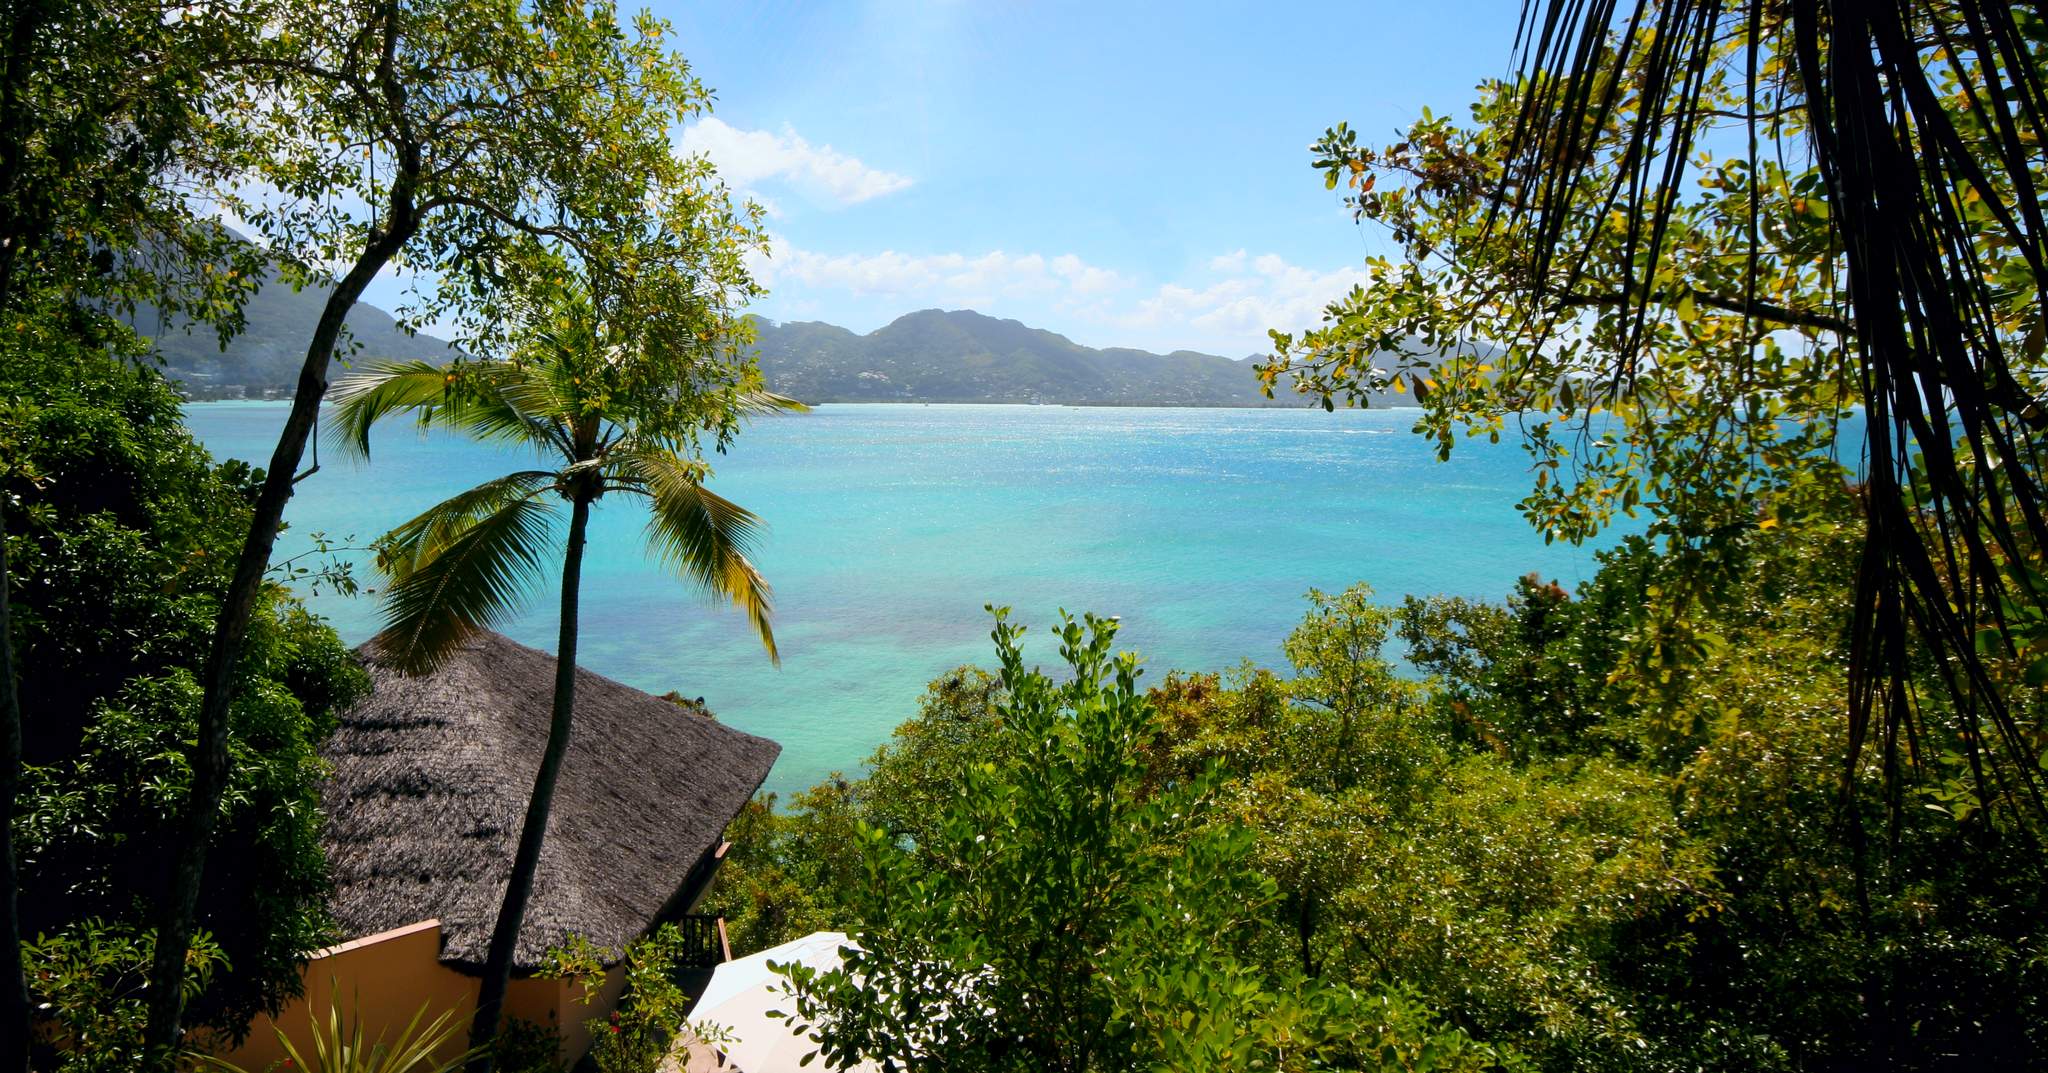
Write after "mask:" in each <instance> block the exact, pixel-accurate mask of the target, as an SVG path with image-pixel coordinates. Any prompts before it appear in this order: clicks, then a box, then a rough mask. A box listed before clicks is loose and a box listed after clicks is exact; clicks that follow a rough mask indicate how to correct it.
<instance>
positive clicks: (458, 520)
mask: <svg viewBox="0 0 2048 1073" xmlns="http://www.w3.org/2000/svg"><path fill="white" fill-rule="evenodd" d="M556 479H557V478H556V475H555V474H553V473H548V472H545V471H543V470H536V469H529V470H520V471H518V472H516V473H508V474H506V475H505V476H503V477H496V478H493V479H491V480H488V481H485V482H484V483H482V484H479V485H477V486H476V487H475V488H471V489H469V490H468V491H466V492H458V493H456V494H455V495H452V496H449V497H448V498H447V499H444V500H442V501H441V502H439V503H436V504H434V505H433V506H431V507H428V508H427V509H426V510H424V511H422V512H420V514H419V515H418V516H416V517H414V518H412V519H410V520H409V521H406V522H404V523H402V524H400V525H399V526H397V527H396V528H394V529H392V530H391V531H390V532H388V533H386V534H384V535H383V536H382V537H380V538H378V540H377V570H378V572H379V573H382V574H383V575H384V576H385V577H387V578H389V579H391V580H393V581H403V580H404V579H405V577H406V575H408V574H411V573H412V572H413V571H414V570H415V569H417V568H418V567H419V565H420V564H421V563H422V562H425V561H430V560H432V559H433V558H434V557H435V556H437V555H439V554H440V553H441V552H442V551H443V550H444V549H446V548H447V546H448V545H449V544H450V543H452V542H453V541H454V540H455V538H457V537H459V536H461V535H462V534H463V533H464V532H465V531H467V530H468V529H469V528H470V527H471V526H473V525H475V524H476V523H477V522H478V521H479V520H480V519H482V518H484V517H487V516H489V515H491V514H495V513H497V512H498V511H500V510H502V509H504V508H505V506H506V505H507V504H509V503H511V502H513V501H515V500H519V499H526V498H530V497H532V496H533V495H534V494H536V493H537V492H539V491H541V490H543V489H546V488H549V487H551V486H553V485H554V483H555V482H556Z"/></svg>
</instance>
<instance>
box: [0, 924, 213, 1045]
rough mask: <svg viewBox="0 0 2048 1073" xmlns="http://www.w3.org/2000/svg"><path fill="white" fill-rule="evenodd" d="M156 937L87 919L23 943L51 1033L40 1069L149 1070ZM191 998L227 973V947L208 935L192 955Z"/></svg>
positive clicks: (33, 997) (33, 992)
mask: <svg viewBox="0 0 2048 1073" xmlns="http://www.w3.org/2000/svg"><path fill="white" fill-rule="evenodd" d="M154 947H155V939H154V937H153V936H152V935H151V934H150V933H149V932H147V931H143V930H139V929H137V928H134V927H132V926H129V925H124V924H106V923H103V922H101V921H98V920H92V919H86V920H80V921H78V922H76V923H74V924H71V925H69V926H67V927H66V928H65V929H64V930H63V931H60V932H57V933H56V934H51V935H40V936H37V937H36V938H35V939H34V940H33V941H28V942H24V943H23V944H22V966H23V970H24V971H25V972H26V974H27V976H28V985H29V999H30V1001H31V1002H32V1003H34V1006H35V1012H36V1017H37V1019H38V1020H39V1021H41V1022H42V1025H43V1028H44V1034H43V1035H42V1036H41V1037H40V1038H39V1039H38V1040H37V1042H36V1053H35V1054H34V1056H33V1058H32V1061H33V1062H34V1068H36V1069H40V1070H46V1071H48V1073H128V1071H130V1070H134V1069H139V1068H141V1067H142V1064H143V1055H144V1053H145V1052H144V1050H143V1045H142V1028H143V1024H144V1022H145V1020H146V1013H145V1010H144V1008H143V1004H142V998H141V994H142V989H143V987H144V986H145V984H146V983H147V977H148V973H149V958H150V953H151V951H152V950H153V948H154ZM185 965H186V975H185V991H186V994H187V996H188V998H197V997H198V996H199V995H200V994H202V993H204V992H205V990H206V988H207V985H208V984H209V983H210V982H211V981H212V979H213V975H214V973H215V972H216V971H218V970H220V969H222V968H225V967H226V961H225V959H224V958H223V956H222V955H221V951H220V947H218V946H216V945H215V944H214V943H213V941H212V938H211V937H210V936H208V935H206V934H205V933H203V932H202V933H200V934H198V935H197V936H195V937H194V938H193V941H192V947H191V949H190V950H189V951H188V952H187V953H186V956H185Z"/></svg>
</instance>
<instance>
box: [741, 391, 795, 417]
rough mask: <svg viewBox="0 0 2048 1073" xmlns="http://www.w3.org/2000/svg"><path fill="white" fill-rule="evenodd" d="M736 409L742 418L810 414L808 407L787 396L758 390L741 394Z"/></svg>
mask: <svg viewBox="0 0 2048 1073" xmlns="http://www.w3.org/2000/svg"><path fill="white" fill-rule="evenodd" d="M736 409H737V411H738V412H739V414H740V416H742V417H760V416H764V415H768V414H807V413H810V412H811V408H810V406H808V405H807V404H805V403H802V402H798V401H797V400H795V399H792V398H790V397H789V396H787V395H777V394H776V393H774V392H773V391H767V390H764V389H759V388H756V389H752V390H748V391H743V392H741V393H740V397H739V405H738V406H737V407H736Z"/></svg>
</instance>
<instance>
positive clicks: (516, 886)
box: [469, 491, 590, 1073]
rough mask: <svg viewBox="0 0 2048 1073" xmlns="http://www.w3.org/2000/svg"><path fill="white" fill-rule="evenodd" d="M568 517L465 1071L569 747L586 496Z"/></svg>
mask: <svg viewBox="0 0 2048 1073" xmlns="http://www.w3.org/2000/svg"><path fill="white" fill-rule="evenodd" d="M575 504H576V505H575V510H574V513H573V514H572V515H571V516H570V519H569V548H568V552H567V553H566V554H565V555H564V556H563V557H562V629H561V635H560V638H559V639H558V640H557V641H556V649H555V711H554V718H553V720H552V721H551V722H550V723H549V724H548V747H547V751H546V752H545V753H543V754H541V758H540V771H539V772H538V773H536V774H535V775H534V777H533V796H532V797H530V798H528V799H527V801H526V822H525V823H524V824H523V825H522V826H521V827H520V828H519V850H518V852H517V853H516V854H515V855H514V856H513V858H512V876H511V879H510V880H509V881H508V882H507V883H506V884H505V904H504V905H503V906H502V907H501V908H500V909H499V910H498V924H497V927H496V928H495V929H494V930H493V931H492V932H491V950H490V954H489V955H488V957H487V958H486V959H485V961H484V978H483V984H482V986H481V988H480V989H479V992H478V995H477V1003H476V1019H475V1020H474V1021H471V1022H470V1026H469V1045H470V1046H472V1047H476V1048H479V1050H478V1053H477V1056H476V1057H475V1058H472V1059H470V1063H469V1073H490V1069H491V1061H492V1056H491V1053H490V1051H489V1049H488V1048H489V1047H490V1044H491V1042H492V1040H494V1039H496V1038H497V1035H498V1013H499V1011H500V1010H501V1009H502V1008H503V1007H504V1005H505V989H506V987H507V986H509V985H510V983H511V980H512V954H513V951H514V949H515V948H516V947H517V946H518V945H519V929H520V927H521V926H522V925H523V924H524V923H525V922H526V903H527V900H528V898H529V897H530V896H531V895H532V893H533V873H534V871H535V870H536V869H537V868H538V867H539V866H540V847H541V839H542V838H543V837H545V836H546V834H547V827H548V812H549V810H550V809H551V808H552V807H553V805H554V798H555V778H556V776H558V775H560V774H561V773H562V757H563V755H564V754H565V753H567V752H568V750H569V730H570V723H571V721H572V719H573V718H574V715H575V707H576V601H577V590H578V588H579V587H580V586H581V584H582V578H583V534H584V530H585V529H586V528H588V526H589V523H590V500H589V498H588V496H587V493H584V492H580V491H579V492H577V493H576V498H575Z"/></svg>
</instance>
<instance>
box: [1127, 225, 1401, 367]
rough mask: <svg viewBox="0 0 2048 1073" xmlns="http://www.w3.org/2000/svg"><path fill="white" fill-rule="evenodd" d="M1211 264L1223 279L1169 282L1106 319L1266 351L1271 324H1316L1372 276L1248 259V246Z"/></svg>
mask: <svg viewBox="0 0 2048 1073" xmlns="http://www.w3.org/2000/svg"><path fill="white" fill-rule="evenodd" d="M1247 262H1249V268H1250V271H1246V270H1245V269H1246V267H1247ZM1209 268H1210V271H1211V272H1212V273H1215V274H1218V275H1220V276H1221V277H1222V278H1220V279H1213V280H1211V281H1208V282H1205V283H1196V284H1189V283H1180V282H1175V283H1165V284H1161V285H1160V286H1159V287H1158V288H1157V289H1156V290H1154V291H1153V293H1151V294H1150V295H1147V296H1146V297H1144V298H1142V299H1139V300H1138V301H1137V302H1136V303H1135V304H1133V305H1131V306H1129V307H1127V308H1125V309H1121V310H1115V309H1108V310H1103V311H1102V312H1103V315H1104V319H1105V321H1106V322H1107V323H1110V324H1114V325H1118V326H1121V327H1124V328H1127V329H1132V330H1137V331H1143V332H1145V333H1147V334H1148V335H1150V334H1154V333H1165V334H1171V333H1173V332H1175V331H1176V330H1183V331H1185V330H1188V329H1192V334H1193V336H1194V337H1195V338H1197V339H1209V340H1215V342H1213V343H1211V344H1210V346H1211V347H1222V346H1233V347H1234V348H1235V349H1233V350H1228V351H1225V352H1226V353H1229V354H1231V356H1233V357H1235V356H1238V355H1240V354H1243V353H1248V352H1249V351H1248V350H1247V349H1246V348H1247V347H1249V348H1251V349H1254V350H1260V351H1263V350H1265V349H1266V348H1267V347H1268V346H1269V341H1268V340H1267V339H1266V332H1267V331H1268V330H1270V329H1273V328H1279V329H1281V330H1282V331H1293V330H1295V329H1298V328H1306V327H1309V326H1310V325H1313V324H1315V323H1316V322H1317V321H1318V320H1320V319H1321V317H1322V312H1323V307H1324V306H1327V305H1329V304H1330V303H1331V302H1333V301H1335V300H1337V299H1338V298H1340V297H1342V296H1343V295H1344V294H1346V293H1347V292H1349V291H1350V290H1351V288H1352V287H1354V286H1356V285H1358V284H1360V283H1363V282H1365V270H1364V269H1363V268H1361V267H1344V268H1337V269H1333V270H1330V271H1317V270H1315V269H1311V268H1303V267H1301V266H1300V265H1294V264H1289V263H1288V262H1287V261H1286V260H1285V259H1283V258H1281V257H1280V256H1278V255H1276V254H1271V253H1268V254H1263V255H1261V256H1258V257H1249V258H1248V257H1247V255H1246V253H1245V251H1243V250H1238V251H1237V252H1235V253H1231V254H1226V255H1224V256H1221V257H1216V258H1213V259H1211V260H1210V262H1209ZM1226 341H1227V342H1226Z"/></svg>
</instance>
